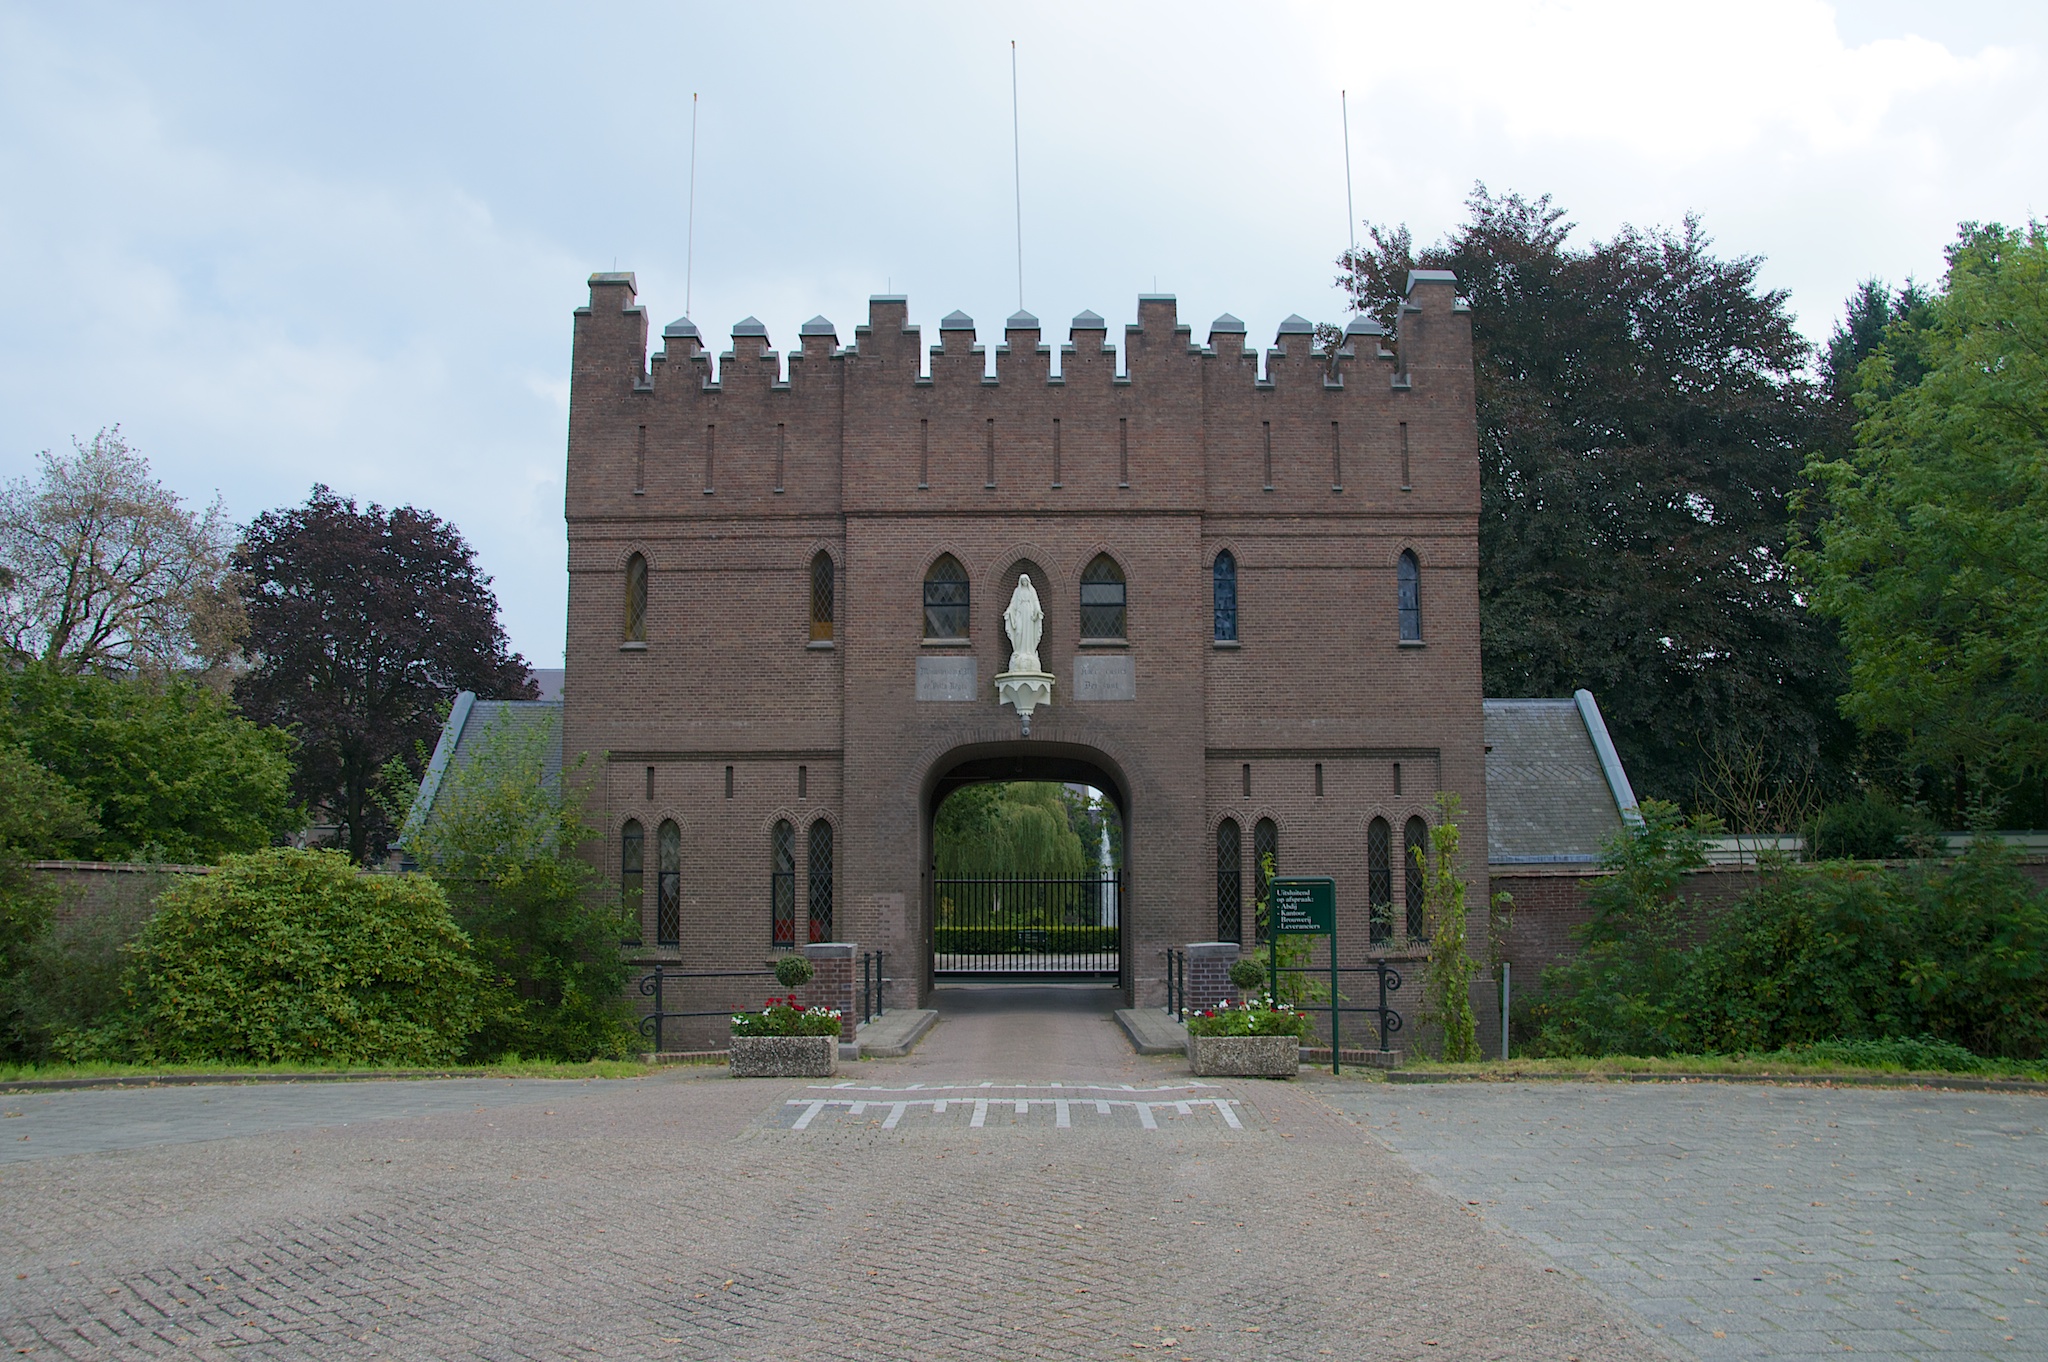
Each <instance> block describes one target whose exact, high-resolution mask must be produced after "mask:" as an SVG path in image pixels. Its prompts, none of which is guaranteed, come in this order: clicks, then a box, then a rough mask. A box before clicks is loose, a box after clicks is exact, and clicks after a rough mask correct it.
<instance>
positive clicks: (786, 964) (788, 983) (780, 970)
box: [775, 955, 817, 988]
mask: <svg viewBox="0 0 2048 1362" xmlns="http://www.w3.org/2000/svg"><path fill="white" fill-rule="evenodd" d="M816 975H817V970H815V969H813V968H812V967H811V962H810V961H809V960H807V959H805V958H804V957H803V956H801V955H785V956H783V957H782V958H781V959H780V960H777V961H776V962H775V982H776V983H778V984H781V985H782V986H783V987H784V988H802V987H803V986H804V985H805V984H808V983H809V982H811V980H812V979H813V978H814V977H815V976H816Z"/></svg>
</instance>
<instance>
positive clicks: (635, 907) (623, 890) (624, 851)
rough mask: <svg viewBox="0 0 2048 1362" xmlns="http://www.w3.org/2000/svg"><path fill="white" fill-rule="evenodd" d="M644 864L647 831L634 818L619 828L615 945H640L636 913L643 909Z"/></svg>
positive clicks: (638, 913) (638, 923)
mask: <svg viewBox="0 0 2048 1362" xmlns="http://www.w3.org/2000/svg"><path fill="white" fill-rule="evenodd" d="M646 864H647V830H646V829H645V828H643V827H641V826H640V820H639V819H637V818H628V819H627V820H626V826H625V827H623V828H621V829H619V944H620V945H622V946H637V945H639V944H640V913H641V909H642V907H643V906H644V901H645V900H644V897H643V896H644V889H643V887H642V886H643V880H642V876H641V871H642V869H643V868H644V867H645V865H646Z"/></svg>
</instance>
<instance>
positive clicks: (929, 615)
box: [924, 553, 967, 638]
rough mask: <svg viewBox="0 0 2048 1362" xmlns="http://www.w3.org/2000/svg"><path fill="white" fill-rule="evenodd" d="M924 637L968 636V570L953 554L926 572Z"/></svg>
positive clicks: (945, 556) (941, 558)
mask: <svg viewBox="0 0 2048 1362" xmlns="http://www.w3.org/2000/svg"><path fill="white" fill-rule="evenodd" d="M924 636H925V637H926V638H966V637H967V569H966V568H964V567H961V566H960V560H959V559H958V558H955V557H954V556H953V555H952V554H950V553H942V554H940V555H939V560H938V561H937V562H936V563H933V564H932V565H931V567H930V568H928V569H926V571H925V574H924Z"/></svg>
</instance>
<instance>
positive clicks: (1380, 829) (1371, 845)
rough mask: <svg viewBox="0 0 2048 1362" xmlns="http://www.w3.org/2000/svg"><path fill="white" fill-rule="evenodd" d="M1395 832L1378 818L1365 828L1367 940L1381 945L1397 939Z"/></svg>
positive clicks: (1385, 821)
mask: <svg viewBox="0 0 2048 1362" xmlns="http://www.w3.org/2000/svg"><path fill="white" fill-rule="evenodd" d="M1393 839H1394V833H1393V829H1392V828H1389V827H1388V826H1387V820H1386V819H1384V818H1375V819H1373V820H1372V822H1370V823H1368V824H1367V825H1366V828H1365V901H1366V905H1367V908H1368V909H1369V912H1370V916H1369V917H1368V919H1367V924H1368V930H1367V933H1366V937H1367V939H1368V940H1370V941H1372V942H1374V943H1378V942H1381V941H1391V940H1393V937H1394V875H1393V870H1394V867H1393V859H1394V853H1393V845H1392V843H1393Z"/></svg>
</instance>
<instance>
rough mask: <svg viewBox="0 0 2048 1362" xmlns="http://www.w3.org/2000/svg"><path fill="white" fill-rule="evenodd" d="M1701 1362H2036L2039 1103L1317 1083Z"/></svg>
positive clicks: (2042, 1206)
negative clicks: (1787, 1360) (1923, 1361)
mask: <svg viewBox="0 0 2048 1362" xmlns="http://www.w3.org/2000/svg"><path fill="white" fill-rule="evenodd" d="M1319 1090H1320V1091H1322V1092H1323V1093H1324V1095H1325V1096H1326V1098H1327V1099H1328V1100H1329V1102H1330V1103H1331V1104H1332V1105H1333V1106H1336V1107H1339V1108H1341V1109H1343V1110H1345V1111H1346V1112H1349V1113H1350V1114H1352V1115H1353V1116H1355V1117H1356V1118H1358V1119H1359V1120H1360V1122H1361V1123H1362V1124H1363V1125H1364V1126H1365V1127H1366V1128H1368V1129H1369V1130H1371V1132H1372V1133H1373V1134H1374V1135H1375V1136H1377V1137H1378V1138H1379V1139H1380V1140H1383V1141H1385V1142H1386V1143H1387V1144H1388V1145H1389V1146H1391V1147H1392V1148H1393V1149H1394V1150H1396V1151H1397V1152H1399V1153H1400V1154H1402V1155H1403V1156H1404V1157H1405V1158H1407V1159H1408V1160H1410V1161H1411V1162H1412V1163H1413V1164H1414V1165H1415V1166H1416V1167H1417V1168H1419V1169H1420V1170H1422V1171H1423V1172H1424V1173H1426V1174H1428V1176H1429V1178H1430V1179H1431V1181H1432V1182H1433V1184H1434V1185H1435V1186H1436V1187H1438V1188H1440V1189H1441V1190H1443V1191H1444V1192H1446V1193H1447V1194H1449V1195H1450V1196H1451V1197H1453V1198H1454V1199H1456V1200H1458V1201H1461V1202H1465V1203H1468V1204H1474V1203H1476V1206H1477V1208H1478V1209H1479V1210H1481V1211H1482V1212H1483V1213H1484V1215H1485V1217H1486V1219H1487V1220H1488V1221H1489V1222H1491V1223H1492V1224H1494V1225H1497V1226H1499V1227H1502V1228H1504V1229H1506V1230H1507V1231H1509V1232H1511V1233H1512V1234H1514V1235H1516V1236H1517V1237H1519V1238H1521V1239H1522V1240H1523V1241H1524V1242H1526V1243H1528V1244H1529V1245H1531V1246H1532V1247H1534V1248H1535V1249H1537V1250H1538V1251H1539V1252H1541V1253H1543V1254H1545V1255H1546V1256H1548V1257H1549V1258H1550V1259H1552V1260H1553V1261H1554V1262H1555V1263H1557V1264H1558V1265H1559V1266H1560V1267H1562V1268H1565V1269H1568V1270H1569V1271H1571V1272H1573V1273H1576V1274H1580V1275H1582V1276H1583V1277H1584V1278H1585V1279H1587V1280H1588V1281H1590V1282H1592V1283H1594V1284H1596V1285H1597V1286H1598V1288H1599V1289H1600V1290H1601V1291H1603V1292H1604V1293H1606V1294H1607V1295H1608V1296H1609V1297H1610V1298H1611V1299H1612V1300H1614V1301H1616V1302H1618V1303H1619V1304H1621V1305H1622V1306H1624V1307H1626V1308H1628V1309H1629V1310H1632V1311H1634V1312H1635V1313H1636V1314H1637V1315H1638V1316H1639V1317H1640V1318H1641V1319H1642V1320H1643V1321H1644V1322H1645V1323H1646V1324H1648V1325H1649V1326H1650V1327H1651V1328H1652V1329H1654V1330H1655V1331H1656V1332H1657V1333H1658V1334H1659V1335H1660V1337H1662V1338H1663V1339H1664V1340H1666V1342H1667V1343H1668V1344H1670V1345H1674V1346H1675V1347H1676V1348H1678V1349H1681V1350H1683V1351H1685V1352H1687V1353H1690V1354H1692V1355H1696V1356H1698V1357H1702V1358H1709V1359H1717V1360H1718V1359H1722V1358H1737V1357H1744V1358H1747V1357H1821V1356H1836V1355H1839V1354H1840V1353H1842V1352H1843V1351H1845V1350H1847V1349H1851V1348H1853V1349H1854V1350H1855V1352H1856V1353H1858V1354H1859V1355H1863V1354H1873V1353H1874V1354H1876V1355H1878V1356H1881V1357H1900V1358H1908V1357H1923V1356H1932V1355H1944V1356H1946V1355H1967V1356H1972V1357H1992V1358H2022V1357H2028V1358H2031V1357H2039V1356H2042V1355H2044V1354H2048V1305H2044V1302H2048V1102H2044V1099H2043V1098H2041V1097H2037V1096H2033V1095H2027V1094H2007V1093H1936V1092H1923V1091H1913V1090H1905V1091H1900V1090H1877V1089H1867V1088H1855V1089H1833V1088H1823V1087H1775V1086H1755V1085H1747V1084H1713V1083H1706V1084H1685V1085H1666V1084H1644V1085H1633V1084H1562V1083H1523V1084H1488V1085H1456V1086H1442V1087H1434V1086H1432V1087H1408V1086H1401V1087H1396V1086H1393V1085H1385V1084H1373V1085H1365V1084H1332V1083H1328V1082H1327V1081H1325V1082H1323V1083H1322V1084H1321V1085H1320V1089H1319Z"/></svg>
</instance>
